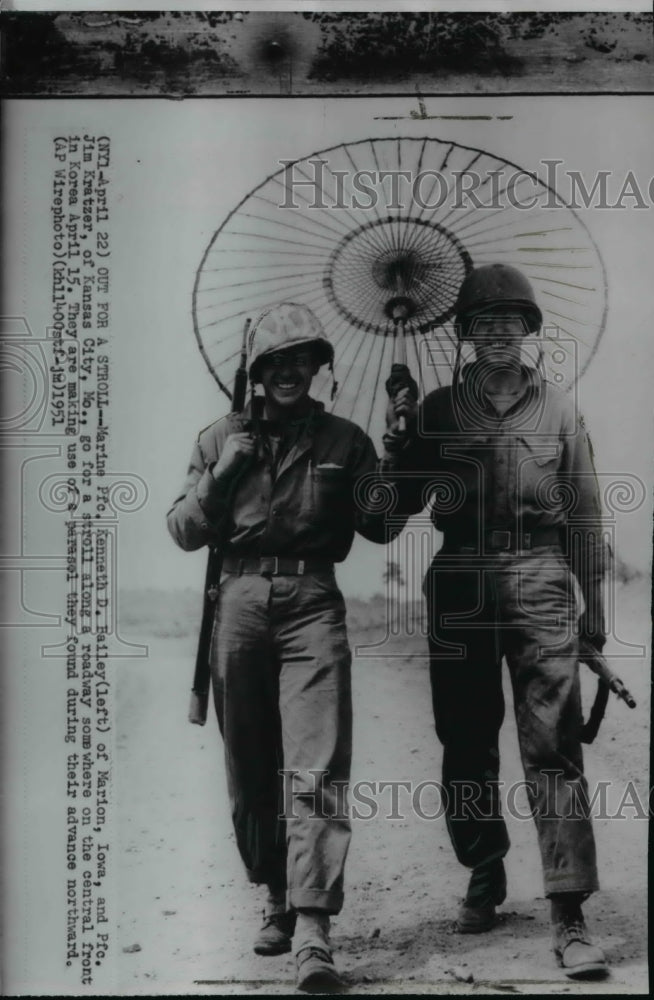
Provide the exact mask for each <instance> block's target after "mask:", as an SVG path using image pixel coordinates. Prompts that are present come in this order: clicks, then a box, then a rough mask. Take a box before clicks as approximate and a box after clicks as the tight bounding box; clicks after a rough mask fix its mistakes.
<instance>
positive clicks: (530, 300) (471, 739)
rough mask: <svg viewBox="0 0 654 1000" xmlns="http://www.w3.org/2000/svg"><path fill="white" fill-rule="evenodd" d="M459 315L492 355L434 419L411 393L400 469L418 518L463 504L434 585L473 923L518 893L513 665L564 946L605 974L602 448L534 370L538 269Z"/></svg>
mask: <svg viewBox="0 0 654 1000" xmlns="http://www.w3.org/2000/svg"><path fill="white" fill-rule="evenodd" d="M456 309H457V315H456V320H457V329H458V334H459V338H460V342H461V341H470V342H471V343H472V345H473V347H474V351H475V360H474V361H473V362H472V363H470V364H466V365H463V366H462V367H461V366H460V364H459V362H460V358H461V354H460V347H459V353H458V357H457V366H456V368H455V374H454V379H453V384H452V385H451V386H447V387H443V388H441V389H437V390H436V391H435V392H433V393H431V394H430V395H429V396H427V398H426V399H425V400H424V401H423V403H422V404H421V406H420V409H419V411H418V409H417V405H416V402H415V396H414V394H413V393H412V391H411V390H410V389H408V388H405V389H403V390H402V391H401V392H399V393H398V394H397V395H396V397H395V399H394V401H393V402H391V404H390V405H389V411H388V418H387V419H388V429H387V433H386V435H385V446H386V457H385V465H386V467H387V469H388V470H389V472H388V473H387V474H388V475H390V476H392V477H395V481H396V486H397V489H398V493H399V507H398V510H397V511H396V513H398V514H399V515H400V521H401V517H402V516H403V515H407V516H408V515H410V514H412V513H417V512H418V511H419V510H421V509H422V507H423V497H424V488H425V485H426V482H427V481H429V479H431V480H432V482H434V483H435V484H436V483H437V482H438V480H439V477H441V478H442V480H443V481H444V482H447V483H449V484H450V485H451V486H452V491H453V495H456V497H457V500H456V502H454V503H452V504H451V505H450V506H449V508H448V509H444V508H443V509H441V510H439V508H438V503H437V500H436V501H435V503H434V505H433V506H432V518H433V520H434V523H435V526H436V527H437V528H438V529H439V530H440V531H442V532H443V536H444V537H443V546H442V549H441V550H440V552H439V553H438V554H437V555H436V557H435V559H434V561H433V563H432V565H431V568H430V570H429V572H428V573H427V576H426V578H425V585H424V588H425V594H426V597H427V602H428V612H429V623H430V630H429V653H430V676H431V686H432V695H433V710H434V716H435V722H436V732H437V734H438V737H439V739H440V741H441V742H442V744H443V786H444V790H445V795H446V803H447V808H446V818H447V825H448V831H449V834H450V838H451V840H452V843H453V846H454V850H455V853H456V856H457V858H458V860H459V861H460V862H461V863H462V864H464V865H466V866H467V867H468V868H470V869H471V870H472V872H471V877H470V882H469V886H468V891H467V895H466V898H465V900H464V902H463V904H462V906H461V909H460V911H459V917H458V929H459V931H460V932H461V933H478V932H483V931H487V930H489V929H490V928H491V927H492V926H493V924H494V922H495V919H496V906H498V905H499V904H500V903H502V902H503V901H504V899H505V896H506V878H505V872H504V864H503V858H504V856H505V855H506V853H507V851H508V848H509V839H508V835H507V830H506V826H505V823H504V820H503V818H502V815H501V811H500V805H499V795H498V778H499V752H498V736H499V730H500V726H501V724H502V720H503V716H504V701H503V695H502V684H501V663H502V658H503V657H506V660H507V663H508V667H509V671H510V674H511V680H512V684H513V692H514V701H515V709H516V720H517V727H518V738H519V742H520V751H521V756H522V762H523V765H524V768H525V775H526V779H527V782H526V787H527V792H528V797H529V802H530V806H531V810H532V815H533V816H534V819H535V822H536V829H537V833H538V839H539V845H540V850H541V857H542V864H543V873H544V882H545V893H546V895H547V896H548V897H549V899H550V901H551V917H552V925H553V938H554V951H555V955H556V957H557V959H558V962H559V964H560V965H561V966H562V968H563V970H564V972H565V973H566V975H568V976H570V977H573V978H574V977H579V978H581V977H585V976H593V975H594V976H599V975H602V974H604V973H605V971H606V960H605V957H604V955H603V953H602V952H601V950H600V949H599V948H597V947H596V946H595V945H594V944H593V943H592V942H591V940H590V938H589V936H588V932H587V930H586V926H585V923H584V919H583V915H582V910H581V904H582V903H583V901H584V900H585V899H586V898H587V897H588V896H589V895H590V893H592V892H594V891H595V890H596V889H597V888H598V882H597V871H596V861H595V843H594V839H593V831H592V827H591V820H590V816H589V809H588V796H587V784H586V780H585V778H584V773H583V760H582V752H581V746H580V738H579V737H580V729H581V722H582V719H581V708H580V695H579V676H578V657H579V645H580V642H581V643H582V644H588V645H590V646H591V647H593V648H594V649H596V650H601V649H602V646H603V644H604V641H605V636H604V623H603V616H602V605H601V578H602V574H603V567H604V563H605V555H604V544H603V542H602V535H601V515H600V504H599V497H598V489H597V481H596V477H595V472H594V468H593V462H592V452H591V448H590V444H589V440H588V437H587V435H586V432H585V430H584V426H583V423H582V422H581V420H578V419H577V418H576V415H575V413H574V410H573V406H572V403H571V400H570V397H569V396H567V395H565V394H564V393H562V392H561V391H559V390H558V389H556V388H555V387H554V386H552V385H550V384H549V383H548V382H547V381H546V380H545V379H544V378H543V377H542V376H541V374H540V372H539V364H537V365H536V367H533V366H529V365H527V364H525V357H524V356H523V343H524V337H525V335H526V334H536V333H538V331H539V329H540V327H541V324H542V316H541V312H540V309H539V307H538V305H537V303H536V301H535V298H534V293H533V290H532V288H531V285H530V283H529V282H528V281H527V279H526V278H525V277H524V275H522V274H521V273H520V272H519V271H517V270H516V269H515V268H512V267H509V266H506V265H503V264H491V265H488V266H484V267H479V268H477V269H475V270H473V271H472V272H471V273H470V274H469V275H468V276H467V277H466V279H465V280H464V282H463V284H462V286H461V289H460V291H459V296H458V301H457V306H456ZM539 360H540V359H539ZM401 415H402V416H404V418H405V420H406V428H405V430H403V431H401V430H400V424H399V419H398V418H399V416H401ZM571 571H572V572H571ZM573 573H574V576H573ZM579 589H581V592H582V594H583V598H584V602H585V610H583V614H582V616H581V620H580V622H579V629H577V619H578V617H579V615H580V612H581V611H582V609H581V607H580V605H579V604H578V600H577V597H576V595H577V593H578V592H579ZM464 793H465V794H464Z"/></svg>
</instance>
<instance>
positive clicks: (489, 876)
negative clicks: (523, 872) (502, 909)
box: [456, 860, 506, 934]
mask: <svg viewBox="0 0 654 1000" xmlns="http://www.w3.org/2000/svg"><path fill="white" fill-rule="evenodd" d="M505 899H506V872H505V871H504V863H503V862H502V861H501V860H499V861H494V862H492V863H491V864H487V865H480V866H479V867H478V868H474V869H473V871H472V875H471V876H470V882H469V884H468V891H467V893H466V898H465V899H464V900H463V902H462V903H461V906H460V907H459V913H458V917H457V921H456V929H457V931H458V932H459V934H483V933H484V931H489V930H490V929H491V927H493V926H494V925H495V923H496V922H497V913H496V911H495V907H496V906H499V905H500V903H503V902H504V900H505Z"/></svg>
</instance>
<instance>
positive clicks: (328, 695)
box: [211, 570, 352, 913]
mask: <svg viewBox="0 0 654 1000" xmlns="http://www.w3.org/2000/svg"><path fill="white" fill-rule="evenodd" d="M350 667H351V653H350V648H349V645H348V639H347V632H346V625H345V605H344V602H343V598H342V595H341V593H340V591H339V589H338V586H337V584H336V580H335V577H334V573H333V571H329V570H327V571H324V572H317V573H307V574H304V575H298V576H270V577H267V576H261V575H256V574H243V575H238V574H231V573H230V574H226V573H223V575H222V579H221V585H220V591H219V594H218V600H217V607H216V617H215V621H214V630H213V636H212V643H211V670H212V684H213V691H214V702H215V708H216V713H217V716H218V723H219V726H220V730H221V733H222V736H223V742H224V752H225V764H226V770H227V785H228V791H229V797H230V804H231V810H232V817H233V821H234V829H235V833H236V841H237V845H238V848H239V851H240V854H241V857H242V859H243V861H244V864H245V867H246V870H247V872H248V876H249V878H250V880H251V881H253V882H259V883H266V884H267V885H270V886H274V887H277V888H280V887H281V888H283V887H286V889H287V901H288V905H289V906H290V907H293V908H296V909H297V908H313V909H320V910H324V911H326V912H327V913H338V912H339V910H340V909H341V907H342V904H343V870H344V866H345V859H346V856H347V852H348V847H349V843H350V835H351V830H350V821H349V816H348V812H347V803H346V795H347V792H346V789H347V783H348V781H349V777H350V763H351V755H352V698H351V687H350ZM280 772H283V773H280Z"/></svg>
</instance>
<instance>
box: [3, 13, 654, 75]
mask: <svg viewBox="0 0 654 1000" xmlns="http://www.w3.org/2000/svg"><path fill="white" fill-rule="evenodd" d="M652 23H653V22H652V14H649V13H647V14H644V13H618V12H615V13H605V14H600V13H580V14H579V13H560V12H556V13H517V14H498V13H495V14H468V13H466V14H458V13H442V12H439V13H413V12H389V13H374V12H371V13H344V12H339V13H333V14H332V13H320V12H300V11H288V12H280V13H272V12H266V11H254V12H252V11H250V12H243V13H239V12H229V11H213V12H212V11H168V12H165V11H156V12H143V11H139V12H131V13H121V12H116V11H112V12H103V11H84V12H59V13H49V12H48V13H46V12H43V13H26V12H8V13H5V14H4V15H3V18H2V33H3V71H2V72H3V82H4V88H5V92H6V93H10V94H11V93H14V94H38V93H71V94H75V93H97V94H111V93H140V94H156V93H178V94H180V95H185V94H224V93H242V94H247V93H277V94H279V93H282V94H290V93H293V94H298V93H316V94H318V93H321V92H322V93H324V92H326V91H328V92H333V91H334V90H335V91H337V92H341V93H366V92H370V91H379V90H381V91H383V90H385V89H389V88H390V89H392V88H393V87H395V88H396V89H397V81H398V80H399V81H407V80H408V81H415V82H419V83H420V86H421V87H423V88H426V89H428V88H429V85H430V83H433V84H434V85H436V84H437V85H438V89H439V91H440V92H447V91H448V90H449V91H451V92H453V93H456V92H457V91H459V92H460V91H462V90H466V89H470V88H472V89H481V90H483V89H484V83H483V81H484V80H486V81H487V84H486V89H494V90H511V89H514V90H515V89H527V90H529V89H531V90H538V89H551V90H555V91H559V90H569V89H587V90H591V91H592V90H596V91H601V90H607V89H618V90H635V89H637V90H651V89H652V80H653V74H652V63H653V52H652ZM475 79H477V80H478V81H479V85H478V86H477V87H475V84H474V80H475Z"/></svg>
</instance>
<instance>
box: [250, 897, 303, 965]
mask: <svg viewBox="0 0 654 1000" xmlns="http://www.w3.org/2000/svg"><path fill="white" fill-rule="evenodd" d="M295 917H296V914H295V911H294V910H285V909H280V908H278V909H273V908H269V909H266V910H264V914H263V924H262V925H261V929H260V930H259V932H258V933H257V936H256V937H255V939H254V951H255V953H256V954H257V955H285V954H286V952H288V951H290V950H291V948H292V946H293V931H294V930H295Z"/></svg>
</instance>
